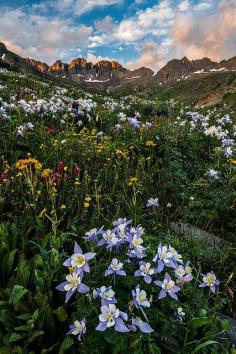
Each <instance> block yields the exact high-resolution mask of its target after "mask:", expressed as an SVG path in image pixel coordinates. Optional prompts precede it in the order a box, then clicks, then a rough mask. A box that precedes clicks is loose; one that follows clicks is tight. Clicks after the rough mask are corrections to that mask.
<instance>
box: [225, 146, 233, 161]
mask: <svg viewBox="0 0 236 354" xmlns="http://www.w3.org/2000/svg"><path fill="white" fill-rule="evenodd" d="M224 155H225V157H227V158H228V157H230V156H232V155H233V150H232V148H231V147H230V146H228V147H227V148H226V149H225V150H224Z"/></svg>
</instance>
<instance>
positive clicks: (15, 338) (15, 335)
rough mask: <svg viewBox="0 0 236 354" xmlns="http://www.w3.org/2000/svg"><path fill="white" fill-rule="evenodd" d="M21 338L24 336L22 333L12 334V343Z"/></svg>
mask: <svg viewBox="0 0 236 354" xmlns="http://www.w3.org/2000/svg"><path fill="white" fill-rule="evenodd" d="M21 338H22V336H21V335H20V334H17V333H12V334H11V336H10V339H9V341H10V343H12V342H17V341H18V340H19V339H21Z"/></svg>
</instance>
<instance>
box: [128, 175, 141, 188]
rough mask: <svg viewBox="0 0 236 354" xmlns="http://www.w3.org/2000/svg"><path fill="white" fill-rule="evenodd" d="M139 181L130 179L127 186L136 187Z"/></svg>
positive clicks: (133, 178)
mask: <svg viewBox="0 0 236 354" xmlns="http://www.w3.org/2000/svg"><path fill="white" fill-rule="evenodd" d="M138 183H139V180H138V178H137V177H130V178H129V181H128V186H136V185H138Z"/></svg>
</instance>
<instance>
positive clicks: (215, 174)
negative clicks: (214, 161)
mask: <svg viewBox="0 0 236 354" xmlns="http://www.w3.org/2000/svg"><path fill="white" fill-rule="evenodd" d="M206 175H207V176H208V177H209V178H212V179H214V180H218V179H219V176H218V172H217V171H215V170H213V169H209V170H208V172H207V173H206Z"/></svg>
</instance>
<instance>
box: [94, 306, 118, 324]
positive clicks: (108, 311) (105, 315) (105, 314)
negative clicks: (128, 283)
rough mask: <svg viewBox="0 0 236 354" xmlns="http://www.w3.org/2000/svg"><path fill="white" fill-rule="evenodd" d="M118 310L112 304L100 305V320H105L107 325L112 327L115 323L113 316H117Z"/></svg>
mask: <svg viewBox="0 0 236 354" xmlns="http://www.w3.org/2000/svg"><path fill="white" fill-rule="evenodd" d="M119 315H120V310H119V309H117V308H116V306H115V305H114V304H109V305H108V306H106V305H104V306H101V314H100V315H99V321H100V322H107V327H112V326H114V324H115V320H114V319H115V318H117V317H119Z"/></svg>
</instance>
